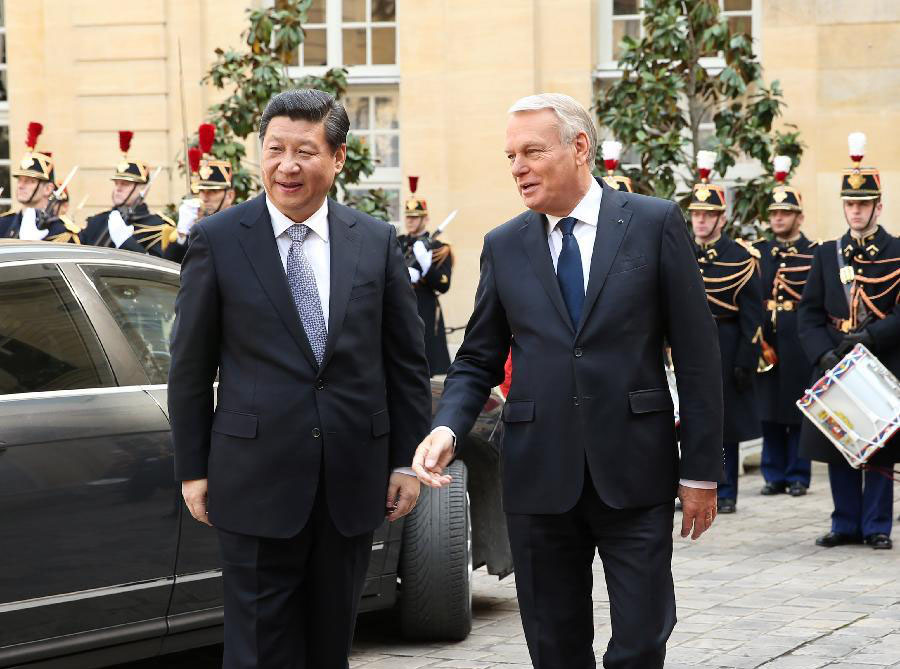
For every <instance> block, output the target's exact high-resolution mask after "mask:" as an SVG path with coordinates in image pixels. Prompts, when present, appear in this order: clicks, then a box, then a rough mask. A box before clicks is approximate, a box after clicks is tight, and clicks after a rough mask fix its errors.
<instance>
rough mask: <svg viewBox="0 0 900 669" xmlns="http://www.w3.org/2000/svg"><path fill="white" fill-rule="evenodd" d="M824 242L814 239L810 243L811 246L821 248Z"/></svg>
mask: <svg viewBox="0 0 900 669" xmlns="http://www.w3.org/2000/svg"><path fill="white" fill-rule="evenodd" d="M822 244H824V242H823V241H822V240H821V239H813V240H811V241H810V242H809V245H810V246H821V245H822Z"/></svg>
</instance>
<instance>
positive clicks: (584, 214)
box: [547, 177, 603, 232]
mask: <svg viewBox="0 0 900 669" xmlns="http://www.w3.org/2000/svg"><path fill="white" fill-rule="evenodd" d="M602 198H603V187H602V186H601V185H600V184H599V183H598V182H597V180H596V179H594V178H593V177H591V186H590V188H588V192H587V193H585V194H584V197H583V198H581V202H579V203H578V204H577V205H575V208H574V209H573V210H572V212H571V213H570V214H569V217H571V218H577V219H578V220H579V221H581V222H582V223H587V224H588V225H593V226H594V227H596V226H597V219H598V218H599V217H600V200H601V199H602ZM562 218H563V217H562V216H551V215H550V214H547V221H548V223H549V224H550V229H549V231H548V232H553V229H554V228H556V224H557V223H559V221H560V220H561V219H562Z"/></svg>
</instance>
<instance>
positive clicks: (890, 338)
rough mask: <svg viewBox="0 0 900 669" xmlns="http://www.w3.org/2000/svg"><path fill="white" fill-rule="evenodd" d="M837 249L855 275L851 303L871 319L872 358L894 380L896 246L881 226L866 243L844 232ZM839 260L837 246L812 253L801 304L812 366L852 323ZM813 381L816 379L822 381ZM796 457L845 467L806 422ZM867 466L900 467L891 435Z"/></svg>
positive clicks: (898, 446)
mask: <svg viewBox="0 0 900 669" xmlns="http://www.w3.org/2000/svg"><path fill="white" fill-rule="evenodd" d="M840 243H841V249H842V251H841V253H842V256H843V258H844V263H845V265H846V266H847V267H852V268H853V271H854V280H853V283H852V295H853V296H854V298H855V299H854V301H855V302H856V303H857V304H861V305H863V306H864V308H865V311H866V312H867V313H872V314H873V316H874V320H873V321H871V322H870V323H869V325H868V326H867V327H866V329H867V330H868V331H869V334H871V336H872V339H873V347H872V348H873V349H874V350H872V353H873V354H874V355H876V356H877V357H878V359H879V360H880V361H881V363H882V364H883V365H884V366H885V367H887V368H888V369H889V370H890V371H891V373H893V374H894V376H897V377H900V240H898V239H897V238H895V237H893V236H891V235H890V234H889V233H888V232H887V231H886V230H885V229H884V228H882V227H881V226H879V227H878V229H877V230H876V231H875V233H874V234H872V235H870V236H869V237H866V238H865V239H864V240H856V239H854V238H852V237H851V236H850V233H849V232H848V233H846V234H845V235H844V236H843V237H841V239H840ZM837 254H838V249H837V241H830V242H825V243H824V244H822V245H821V246H820V247H819V248H817V249H816V253H815V257H814V258H813V263H812V269H811V270H810V272H809V280H808V281H807V282H806V289H805V290H804V291H803V301H802V302H801V304H800V312H799V317H798V329H799V332H800V341H801V344H802V345H803V350H804V351H805V352H806V356H807V358H808V360H809V361H810V362H813V363H814V362H817V361H818V360H819V358H821V357H822V355H823V354H825V353H827V352H828V351H830V350H833V349H834V348H835V347H836V346H837V345H838V344H839V343H840V342H841V340H842V339H843V337H844V332H842V331H841V329H840V328H841V326H842V325H844V322H845V321H846V320H847V319H849V318H850V305H849V302H848V299H847V293H846V290H845V285H844V284H843V283H841V279H840V266H839V264H838V256H837ZM873 307H874V308H873ZM845 329H846V326H845ZM814 376H815V379H817V378H818V377H819V376H820V375H819V374H818V373H816V374H814ZM815 379H813V380H815ZM800 455H801V456H802V457H804V458H809V459H811V460H820V461H822V462H832V463H845V462H846V460H845V459H844V457H843V456H842V455H841V454H840V452H839V451H838V450H837V448H835V447H834V445H833V444H832V443H831V442H830V441H829V440H828V438H827V437H825V435H823V434H822V433H821V432H820V431H819V430H818V429H817V428H816V427H815V426H813V425H812V424H811V423H810V422H809V421H807V420H804V423H803V432H802V434H801V437H800ZM870 462H871V463H872V464H875V465H879V464H888V463H893V462H900V436H898V435H896V434H895V435H894V437H893V439H891V441H890V442H889V443H888V445H887V446H885V447H884V449H882V450H881V451H880V452H879V453H878V454H876V455H875V456H874V457H873V458H872V460H870Z"/></svg>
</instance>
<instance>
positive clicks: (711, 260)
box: [696, 235, 763, 442]
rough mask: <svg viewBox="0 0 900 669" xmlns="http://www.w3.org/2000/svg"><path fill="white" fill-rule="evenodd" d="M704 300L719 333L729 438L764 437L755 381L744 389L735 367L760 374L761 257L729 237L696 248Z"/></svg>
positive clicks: (727, 436) (724, 437) (726, 430)
mask: <svg viewBox="0 0 900 669" xmlns="http://www.w3.org/2000/svg"><path fill="white" fill-rule="evenodd" d="M696 252H697V262H698V263H699V264H700V272H701V274H702V275H703V285H704V288H705V289H706V299H707V302H708V303H709V308H710V311H712V315H713V318H715V321H716V325H717V326H718V331H719V350H720V351H721V355H722V391H723V397H724V400H725V429H724V435H723V439H724V441H725V442H734V441H746V440H747V439H755V438H756V437H759V436H760V424H759V412H758V409H757V405H756V392H755V389H754V387H753V384H751V386H750V387H749V388H747V389H745V390H744V391H740V390H738V387H737V383H736V382H735V377H734V369H735V367H743V368H744V369H746V370H748V371H749V373H750V375H751V378H752V377H753V376H756V366H757V363H758V361H759V355H760V345H759V337H760V332H761V328H762V321H763V304H762V288H761V282H760V276H759V268H758V263H757V259H756V258H754V257H753V255H751V253H750V252H749V251H748V250H747V248H745V247H744V246H743V245H741V244H739V243H738V242H736V241H734V240H733V239H731V238H730V237H727V236H726V235H722V236H721V237H720V238H719V240H718V241H717V242H716V243H715V244H712V245H710V246H708V247H702V248H701V247H696Z"/></svg>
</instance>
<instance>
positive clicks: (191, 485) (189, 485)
mask: <svg viewBox="0 0 900 669" xmlns="http://www.w3.org/2000/svg"><path fill="white" fill-rule="evenodd" d="M410 478H411V477H410ZM208 487H209V486H208V485H207V479H194V480H193V481H182V482H181V496H182V497H184V503H185V504H187V508H188V511H190V512H191V515H192V516H193V517H194V519H195V520H199V521H200V522H201V523H204V524H206V525H209V526H210V527H212V523H211V522H209V516H208V515H207V513H206V491H207V489H208Z"/></svg>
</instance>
